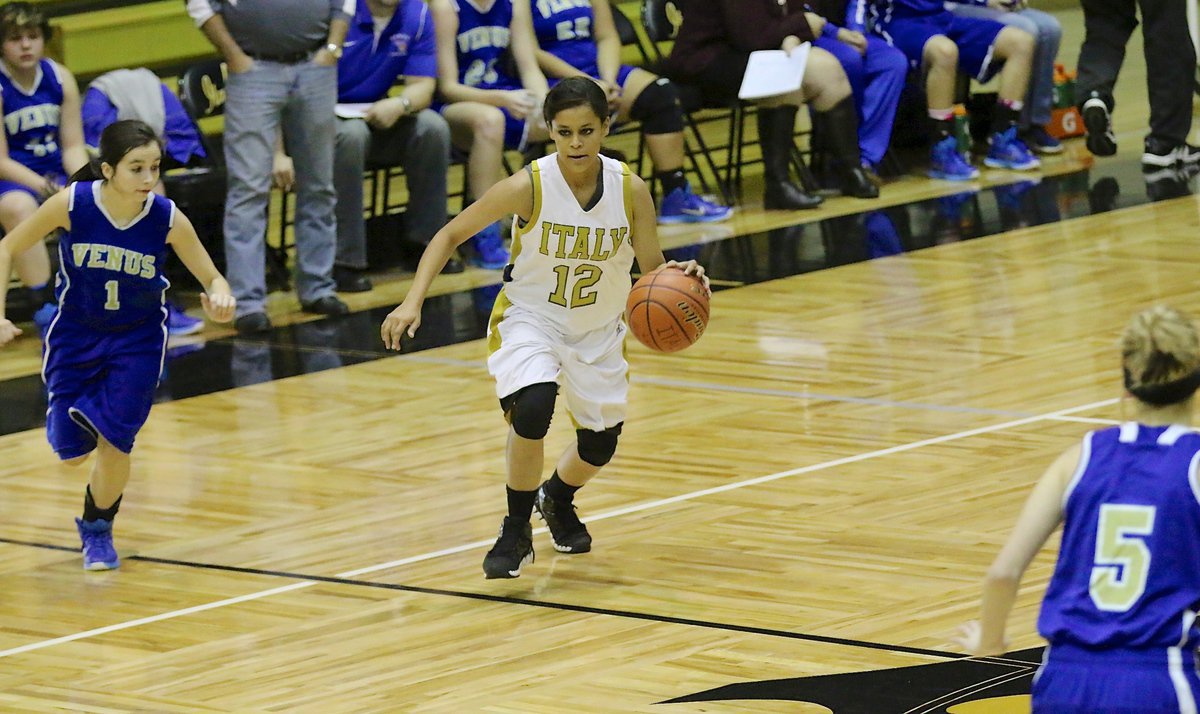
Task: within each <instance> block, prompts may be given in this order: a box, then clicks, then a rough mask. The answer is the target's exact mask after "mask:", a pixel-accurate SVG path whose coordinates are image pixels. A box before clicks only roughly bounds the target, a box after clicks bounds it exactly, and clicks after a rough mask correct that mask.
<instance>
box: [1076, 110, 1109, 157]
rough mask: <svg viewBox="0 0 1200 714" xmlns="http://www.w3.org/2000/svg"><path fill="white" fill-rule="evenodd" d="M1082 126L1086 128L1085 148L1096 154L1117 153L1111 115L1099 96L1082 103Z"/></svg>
mask: <svg viewBox="0 0 1200 714" xmlns="http://www.w3.org/2000/svg"><path fill="white" fill-rule="evenodd" d="M1083 128H1084V129H1086V130H1087V148H1088V151H1090V152H1092V153H1093V154H1095V155H1096V156H1112V155H1113V154H1115V153H1117V135H1116V134H1114V133H1113V126H1112V116H1111V115H1110V114H1109V113H1108V105H1107V104H1105V103H1104V100H1103V99H1101V98H1100V97H1092V98H1091V99H1088V100H1087V101H1086V102H1084V103H1083Z"/></svg>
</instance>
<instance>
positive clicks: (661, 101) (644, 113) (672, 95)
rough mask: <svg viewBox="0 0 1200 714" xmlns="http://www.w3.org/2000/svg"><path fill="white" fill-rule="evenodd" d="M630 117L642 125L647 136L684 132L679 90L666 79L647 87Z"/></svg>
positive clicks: (631, 110) (630, 112) (631, 109)
mask: <svg viewBox="0 0 1200 714" xmlns="http://www.w3.org/2000/svg"><path fill="white" fill-rule="evenodd" d="M629 116H630V117H632V118H634V119H636V120H638V121H640V122H641V123H642V132H643V133H646V134H651V135H654V134H674V133H676V132H680V131H683V108H682V107H681V106H680V104H679V90H678V89H676V87H675V85H674V84H672V83H671V80H669V79H667V78H666V77H659V78H658V79H657V80H655V81H653V82H651V83H650V84H648V85H646V88H645V89H643V90H642V92H641V94H639V95H638V97H637V99H636V100H634V102H633V106H632V107H630V108H629Z"/></svg>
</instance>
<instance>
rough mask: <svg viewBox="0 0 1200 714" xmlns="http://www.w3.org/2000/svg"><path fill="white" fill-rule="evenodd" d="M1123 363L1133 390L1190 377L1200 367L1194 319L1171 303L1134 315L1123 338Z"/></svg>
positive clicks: (1128, 382)
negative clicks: (1171, 305) (1170, 305)
mask: <svg viewBox="0 0 1200 714" xmlns="http://www.w3.org/2000/svg"><path fill="white" fill-rule="evenodd" d="M1121 364H1122V366H1123V367H1124V368H1125V374H1126V377H1125V379H1126V386H1127V387H1128V388H1130V389H1137V388H1139V387H1153V386H1156V385H1160V384H1166V383H1169V382H1174V381H1176V380H1178V379H1182V378H1184V377H1187V376H1189V375H1191V374H1193V373H1194V372H1196V370H1197V368H1200V339H1198V338H1197V336H1196V327H1195V325H1193V324H1192V321H1191V319H1190V318H1188V317H1187V316H1186V315H1184V314H1183V313H1181V312H1179V311H1178V310H1176V309H1175V308H1173V307H1169V306H1167V305H1157V306H1155V307H1152V308H1150V309H1148V310H1143V311H1142V312H1139V313H1138V314H1136V315H1134V316H1133V319H1132V320H1130V321H1129V325H1128V326H1126V327H1125V334H1124V335H1122V337H1121Z"/></svg>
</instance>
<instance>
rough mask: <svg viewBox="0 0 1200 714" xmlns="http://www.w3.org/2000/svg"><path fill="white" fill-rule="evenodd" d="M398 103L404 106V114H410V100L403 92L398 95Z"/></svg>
mask: <svg viewBox="0 0 1200 714" xmlns="http://www.w3.org/2000/svg"><path fill="white" fill-rule="evenodd" d="M400 105H401V106H403V107H404V116H408V115H409V114H412V102H410V101H409V99H408V97H406V96H404V95H403V94H401V95H400Z"/></svg>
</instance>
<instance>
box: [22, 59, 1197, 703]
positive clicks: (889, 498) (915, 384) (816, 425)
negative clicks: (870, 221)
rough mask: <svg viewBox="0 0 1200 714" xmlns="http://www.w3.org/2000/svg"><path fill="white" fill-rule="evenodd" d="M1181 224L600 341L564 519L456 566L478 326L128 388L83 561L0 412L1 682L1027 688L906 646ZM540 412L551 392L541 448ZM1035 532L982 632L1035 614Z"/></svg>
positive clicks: (492, 501)
mask: <svg viewBox="0 0 1200 714" xmlns="http://www.w3.org/2000/svg"><path fill="white" fill-rule="evenodd" d="M1076 46H1077V45H1076ZM1064 47H1066V45H1064ZM1064 51H1066V50H1064ZM1130 57H1131V58H1137V57H1139V55H1138V54H1135V53H1134V51H1133V50H1132V49H1131V52H1130ZM1124 106H1127V107H1130V110H1131V113H1132V111H1133V106H1134V105H1132V104H1126V105H1124ZM1143 119H1144V117H1143ZM1136 136H1137V133H1136V132H1134V131H1133V130H1132V129H1130V131H1127V132H1126V133H1124V134H1122V137H1123V138H1124V141H1125V143H1126V144H1127V145H1128V144H1130V143H1135V142H1136ZM1072 151H1073V153H1072V155H1071V157H1070V158H1068V159H1064V160H1062V162H1063V163H1061V164H1060V165H1062V166H1069V165H1070V164H1069V163H1068V162H1071V161H1080V162H1082V161H1086V160H1087V159H1085V158H1084V157H1083V156H1082V155H1081V151H1080V148H1079V147H1075V148H1073V150H1072ZM906 190H910V191H912V192H918V193H919V192H921V191H927V192H930V195H936V194H937V193H938V192H947V191H946V189H945V188H944V187H943V186H941V185H939V184H936V183H934V182H929V181H921V180H916V179H914V180H913V181H912V186H911V187H910V188H909V189H906ZM885 198H889V199H891V198H892V197H889V196H887V195H886V194H885ZM895 200H899V197H895ZM744 213H745V215H743V216H742V217H741V218H739V221H746V222H754V221H758V222H759V223H760V224H761V225H764V226H765V225H769V223H770V222H771V221H775V220H777V219H778V218H779V216H778V215H776V214H767V213H764V212H761V211H758V212H755V211H754V210H750V211H746V212H744ZM738 230H739V231H741V230H742V226H739V227H738ZM1198 231H1200V202H1198V201H1197V199H1196V198H1194V197H1188V198H1181V199H1175V200H1171V201H1167V202H1163V203H1156V204H1150V205H1145V206H1140V207H1135V208H1127V209H1122V210H1120V211H1115V212H1111V213H1105V214H1102V215H1098V216H1093V217H1088V218H1081V219H1076V220H1072V221H1066V222H1062V223H1056V224H1050V225H1045V226H1041V227H1038V228H1032V229H1025V230H1020V231H1016V232H1011V233H1006V234H1001V235H996V236H992V237H989V238H982V239H978V240H972V241H968V242H962V243H956V244H951V245H945V246H940V247H937V248H933V249H929V250H924V251H920V252H917V253H911V254H906V255H900V256H895V257H891V258H886V259H880V260H874V261H870V262H867V263H860V264H856V265H848V266H843V267H840V268H836V269H832V270H825V271H820V272H816V273H811V274H807V275H802V276H797V277H792V278H787V279H782V280H775V281H771V282H767V283H761V284H757V285H751V286H746V287H740V288H737V289H732V290H725V291H723V292H720V293H718V294H717V295H716V296H715V298H714V303H713V318H712V322H711V325H710V327H709V329H708V332H707V333H706V334H705V337H704V339H703V340H702V341H701V342H699V343H698V344H697V345H696V346H694V347H693V348H690V349H688V350H687V351H685V352H682V353H678V354H675V355H669V356H667V355H659V354H653V353H650V352H649V351H648V350H646V349H645V348H642V347H641V346H640V345H637V344H634V343H632V341H631V343H630V350H629V352H630V362H631V364H632V375H633V377H632V380H633V388H632V394H631V401H630V415H629V420H628V425H627V428H626V430H625V433H624V435H623V437H622V439H621V445H620V449H619V452H618V455H617V458H616V459H615V460H614V462H613V463H612V464H611V465H610V466H609V467H608V468H606V469H605V471H604V472H603V473H602V474H601V476H600V477H599V478H598V479H597V481H595V482H594V483H593V484H592V485H590V486H589V487H588V488H587V489H585V490H584V491H582V492H581V494H580V496H579V498H578V504H579V506H580V509H581V513H582V515H583V516H584V517H585V519H586V520H588V522H589V527H590V529H591V531H592V533H593V536H594V538H595V542H596V545H595V549H594V551H593V552H592V553H589V554H586V555H576V556H567V555H559V554H556V553H555V552H554V550H553V549H552V547H551V546H550V542H549V536H548V535H547V534H545V533H544V532H543V531H540V530H539V531H535V533H536V535H535V547H536V549H537V553H538V559H537V561H536V563H534V564H533V565H530V566H527V567H526V569H525V573H524V575H523V576H522V577H521V578H519V579H517V580H513V581H486V580H484V578H483V576H482V571H481V569H480V562H481V559H482V557H483V554H484V552H485V551H486V550H487V548H488V547H490V545H491V542H492V540H493V538H494V536H495V529H496V527H497V526H498V523H499V520H500V517H501V515H502V511H503V504H504V496H503V476H502V474H503V450H502V448H501V447H502V444H503V440H504V434H505V430H506V427H505V425H504V423H503V421H502V419H501V418H500V416H499V414H498V411H497V408H496V402H495V394H494V392H493V387H492V382H491V381H490V379H489V378H488V376H487V373H486V370H485V368H484V346H483V344H482V342H480V341H472V342H467V343H464V344H459V345H454V346H449V347H443V348H439V349H434V350H428V351H423V352H419V353H415V354H411V355H402V356H398V357H394V358H389V359H381V360H376V361H372V362H368V363H365V364H359V365H356V366H350V367H343V368H340V369H334V370H329V371H324V372H320V373H316V374H312V375H307V376H302V377H296V378H291V379H283V380H276V381H271V382H267V383H263V384H258V385H254V386H249V387H243V388H239V389H233V390H228V391H223V392H218V393H215V394H210V395H206V396H200V397H194V398H190V399H184V400H179V401H172V402H167V403H164V404H160V405H158V406H156V407H155V409H154V412H153V414H152V416H151V419H150V421H149V424H148V425H147V427H146V429H145V430H144V431H143V432H142V435H141V436H140V437H139V441H138V444H139V446H138V449H137V451H136V459H135V465H134V475H133V480H132V482H131V485H130V488H129V490H128V492H127V494H128V497H127V499H126V501H127V502H126V503H125V504H124V505H123V507H122V511H121V516H120V518H119V519H118V522H117V523H118V531H117V534H118V536H117V537H118V541H117V544H118V547H119V548H120V550H121V553H122V555H123V557H124V558H125V564H124V565H123V566H122V568H121V569H120V570H119V571H116V572H110V573H83V572H81V570H80V568H79V555H78V553H76V552H71V550H70V549H71V548H73V547H75V546H76V541H75V535H74V533H73V529H72V527H71V518H72V516H73V515H75V514H76V513H77V512H78V510H79V507H80V501H81V492H82V484H83V483H84V479H85V474H84V472H82V471H78V470H71V469H69V468H67V467H65V466H61V465H58V464H56V463H55V461H54V459H53V457H52V455H51V453H50V452H49V449H48V448H47V446H46V444H45V438H44V433H43V432H42V431H41V430H33V431H26V432H21V433H16V434H11V435H8V436H4V437H0V494H3V498H0V537H2V538H3V541H0V603H2V605H0V711H2V712H49V711H72V712H130V711H138V712H230V711H237V712H511V713H514V714H516V713H543V712H544V713H547V714H548V713H551V712H554V713H560V712H824V711H830V710H833V711H836V712H838V714H842V713H843V712H872V713H874V714H891V713H892V712H897V713H899V712H904V711H913V712H916V711H920V712H941V711H949V712H952V713H953V714H964V713H965V714H981V713H983V712H1022V711H1028V698H1027V697H1022V696H1020V695H1019V694H1018V695H1016V696H1004V697H999V696H992V695H991V694H989V693H988V692H987V691H984V692H983V693H982V694H978V695H970V694H969V692H968V689H963V690H961V691H959V693H958V695H957V696H958V699H954V698H953V697H951V698H947V699H943V700H941V701H940V703H938V704H937V705H936V706H934V705H932V704H928V702H930V701H931V700H934V699H936V697H935V696H934V695H929V696H925V694H924V693H923V692H924V691H925V690H923V689H922V688H921V687H922V686H925V685H921V686H918V684H919V682H920V681H921V677H922V676H923V675H921V674H919V673H920V672H934V673H935V674H933V675H930V677H931V678H932V680H935V681H936V682H943V683H944V682H953V681H955V677H956V676H958V674H946V673H947V672H950V670H949V669H946V668H947V667H950V666H952V665H954V666H957V665H956V663H957V662H958V660H957V658H958V655H957V654H956V653H955V652H954V649H953V647H952V646H951V645H950V637H951V635H952V633H953V631H954V629H955V627H956V626H957V625H958V624H959V623H961V622H963V621H965V620H967V619H969V618H972V617H974V616H975V614H976V608H977V600H978V596H979V582H980V579H981V577H982V575H983V572H984V569H985V568H986V566H987V564H988V563H989V562H990V560H991V558H992V557H993V555H994V554H995V552H996V551H997V549H998V548H999V547H1000V545H1001V543H1002V542H1003V539H1004V538H1005V536H1006V535H1007V533H1008V530H1009V528H1010V527H1011V525H1012V522H1013V520H1014V518H1015V516H1016V513H1017V510H1018V508H1019V507H1020V504H1021V502H1022V500H1023V499H1024V497H1025V494H1026V492H1027V491H1028V489H1029V487H1030V486H1031V484H1032V482H1033V481H1034V480H1035V479H1036V477H1037V476H1038V475H1039V474H1040V472H1041V470H1042V469H1043V468H1044V467H1045V465H1047V464H1048V463H1049V462H1050V460H1051V459H1052V458H1053V457H1054V455H1056V454H1057V453H1058V452H1060V451H1061V450H1062V449H1064V448H1065V447H1066V446H1068V445H1069V444H1071V443H1072V442H1073V441H1074V440H1076V439H1078V438H1079V437H1080V436H1081V435H1082V434H1083V433H1084V432H1085V431H1086V430H1088V429H1090V428H1095V427H1096V426H1097V425H1104V424H1109V423H1112V422H1113V421H1115V420H1118V419H1120V418H1121V416H1122V408H1121V404H1120V402H1119V400H1118V397H1119V395H1120V393H1121V389H1120V381H1119V375H1118V372H1117V368H1116V367H1117V364H1118V359H1117V351H1116V340H1117V336H1118V334H1119V332H1120V330H1121V328H1122V327H1123V325H1124V323H1125V322H1126V321H1127V319H1128V318H1129V316H1130V315H1131V314H1132V313H1133V312H1134V311H1136V310H1138V309H1141V308H1143V307H1146V306H1149V305H1152V304H1155V303H1159V302H1169V303H1172V304H1174V305H1176V306H1178V307H1180V308H1183V309H1185V310H1188V311H1190V312H1191V313H1192V314H1193V315H1194V316H1200V286H1198V283H1197V281H1196V280H1195V275H1196V272H1197V271H1198V270H1200V258H1198V257H1196V251H1195V237H1196V235H1197V233H1198ZM720 237H721V236H714V237H713V239H714V240H715V239H719V238H720ZM673 240H676V241H678V243H676V244H682V243H683V242H687V241H688V240H695V235H691V236H690V237H689V236H688V235H686V234H681V235H680V236H679V237H678V238H672V237H670V236H668V238H667V239H666V242H667V243H668V244H670V242H671V241H673ZM489 281H494V274H490V273H485V272H483V271H473V272H469V273H467V274H465V275H464V276H461V277H458V278H455V279H454V280H452V281H440V282H442V285H443V289H444V290H454V289H461V288H462V287H465V286H467V285H472V284H484V283H486V282H489ZM404 287H405V283H404V282H403V281H397V282H395V283H392V284H388V285H385V286H384V287H383V288H381V289H380V290H377V291H376V292H375V293H372V294H371V295H372V296H373V297H370V298H362V300H363V302H362V303H361V304H356V305H355V307H367V306H370V304H371V303H369V302H367V301H368V300H376V301H379V304H384V303H386V302H388V301H389V300H392V299H395V298H396V297H398V296H399V295H402V294H403V290H404ZM214 336H220V334H219V333H217V334H214V333H210V334H209V337H214ZM26 345H28V341H26ZM35 362H36V359H35V356H34V354H33V351H32V350H30V349H29V348H27V347H23V348H19V349H18V350H16V351H12V352H6V353H4V354H3V355H0V376H4V377H10V376H13V375H20V374H25V373H27V372H28V371H29V369H30V364H33V363H35ZM34 369H36V368H34ZM5 370H7V371H5ZM570 438H571V432H570V430H569V428H568V421H567V419H566V418H565V416H564V415H561V414H560V415H559V417H558V418H557V419H556V422H555V424H554V426H553V427H552V430H551V435H550V437H549V438H548V440H547V451H548V452H549V453H552V454H556V453H557V452H558V451H560V450H561V449H562V448H563V447H564V446H565V445H566V444H567V443H568V440H569V439H570ZM48 546H49V547H48ZM1054 555H1055V553H1054V549H1053V548H1051V549H1048V550H1047V551H1046V552H1044V553H1043V554H1042V555H1041V556H1039V557H1038V559H1037V560H1036V561H1035V562H1034V564H1033V566H1032V568H1031V570H1030V572H1029V574H1028V577H1027V578H1026V580H1025V583H1024V585H1023V587H1022V590H1021V595H1020V598H1019V601H1018V606H1017V609H1016V611H1015V613H1014V616H1013V618H1012V621H1011V628H1010V635H1011V637H1012V640H1013V641H1012V644H1013V649H1014V650H1024V649H1028V648H1034V647H1037V646H1039V645H1040V644H1041V641H1040V640H1039V638H1038V637H1037V635H1036V633H1035V630H1034V619H1035V617H1036V612H1037V605H1038V603H1039V602H1040V597H1041V594H1042V592H1043V591H1044V588H1045V585H1046V583H1047V581H1048V579H1049V576H1050V573H1051V568H1052V565H1053V558H1054ZM958 664H961V663H958ZM919 666H924V667H922V668H920V669H915V670H910V671H911V672H914V673H918V674H913V675H912V676H908V675H898V676H897V677H893V678H892V679H888V678H887V677H886V676H884V675H879V673H878V672H876V671H877V670H894V669H895V668H902V667H919ZM931 667H932V668H933V669H930V668H931ZM979 667H980V668H982V669H984V670H988V669H989V668H990V669H991V670H995V674H994V676H993V674H992V673H991V672H990V671H989V672H988V674H986V675H979V676H975V675H972V676H973V677H974V679H970V681H969V682H968V683H970V682H974V681H984V680H990V681H993V682H996V681H999V680H1001V679H1003V676H1002V675H1003V673H1005V672H1014V671H1015V672H1017V673H1019V674H1020V673H1027V672H1028V669H1029V667H1028V666H1026V665H1024V664H1023V662H1022V660H1021V658H1020V657H1019V656H1017V657H1015V658H1013V659H1011V660H991V661H990V662H986V663H982V664H980V665H979ZM863 672H875V674H874V675H871V676H872V677H876V678H875V679H871V678H870V677H868V678H866V679H863V680H861V681H860V680H857V679H836V678H835V679H832V680H822V679H814V678H819V677H821V676H823V675H845V676H846V677H852V676H853V675H854V674H855V673H863ZM954 672H955V673H958V672H959V670H957V669H956V670H954ZM876 675H879V676H876ZM793 678H795V681H794V682H787V681H785V682H783V683H776V684H774V685H772V684H770V683H769V682H768V680H792V679H793ZM1026 681H1027V677H1026ZM839 682H840V684H839ZM851 682H854V684H851ZM737 685H743V686H741V687H740V688H739V687H737ZM930 686H932V689H931V690H930V691H934V690H937V686H941V685H937V686H933V685H930ZM720 687H733V688H732V689H730V690H725V695H721V694H717V695H712V696H715V697H719V696H726V698H725V699H723V700H718V701H693V702H680V703H671V704H661V702H665V701H668V700H672V699H676V698H685V697H689V695H696V694H698V693H701V692H704V691H706V690H712V689H715V688H720ZM953 689H954V688H953V687H951V688H950V689H947V690H945V691H944V692H943V693H944V694H947V695H949V694H951V692H952V691H953ZM1026 691H1027V689H1026ZM811 692H825V696H826V698H825V699H823V700H822V701H824V702H826V705H825V706H822V705H820V704H816V703H808V704H805V703H802V702H803V701H809V702H815V701H817V699H816V698H808V697H809V696H810V695H809V694H808V693H811ZM764 693H767V694H770V696H769V697H768V696H765V695H764ZM752 694H753V696H751V695H752ZM812 697H816V695H815V694H813V695H812ZM838 697H840V699H839V698H838ZM906 697H907V698H909V699H911V698H913V697H916V698H917V699H916V700H915V703H909V704H903V702H905V701H908V699H906ZM972 697H974V698H975V699H977V700H978V699H988V700H989V701H967V700H970V699H972ZM989 698H990V699H989ZM835 700H836V701H838V702H845V704H843V705H839V706H837V707H835V706H833V705H831V704H829V702H832V701H835ZM868 702H871V703H868ZM879 702H889V704H886V705H883V704H879ZM946 707H949V708H948V709H946Z"/></svg>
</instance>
